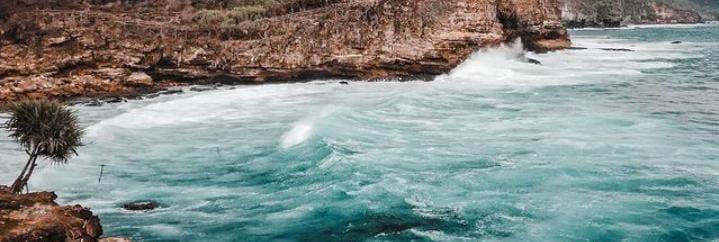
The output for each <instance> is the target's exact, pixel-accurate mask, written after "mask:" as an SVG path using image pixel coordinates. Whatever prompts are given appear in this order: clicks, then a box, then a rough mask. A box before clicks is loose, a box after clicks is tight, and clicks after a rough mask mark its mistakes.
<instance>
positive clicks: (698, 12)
mask: <svg viewBox="0 0 719 242" xmlns="http://www.w3.org/2000/svg"><path fill="white" fill-rule="evenodd" d="M686 2H689V3H686V4H678V3H673V4H672V3H670V2H664V1H656V0H627V1H616V0H603V1H594V0H560V5H561V7H560V8H561V10H562V22H563V23H564V25H565V26H567V28H617V27H623V26H626V25H628V24H695V23H703V22H705V21H707V20H712V19H715V18H716V17H717V16H714V14H711V13H710V10H712V9H711V8H710V7H707V6H703V7H702V6H701V5H700V4H697V3H691V0H686ZM702 10H703V11H702ZM708 11H709V13H707V12H708Z"/></svg>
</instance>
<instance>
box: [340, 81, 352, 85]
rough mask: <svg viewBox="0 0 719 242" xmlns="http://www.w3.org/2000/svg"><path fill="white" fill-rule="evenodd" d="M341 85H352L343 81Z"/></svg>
mask: <svg viewBox="0 0 719 242" xmlns="http://www.w3.org/2000/svg"><path fill="white" fill-rule="evenodd" d="M340 84H341V85H349V84H350V83H349V82H346V81H341V82H340Z"/></svg>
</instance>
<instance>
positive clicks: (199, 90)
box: [190, 86, 217, 92]
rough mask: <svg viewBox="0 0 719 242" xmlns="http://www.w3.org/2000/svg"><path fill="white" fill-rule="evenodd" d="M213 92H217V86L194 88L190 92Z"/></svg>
mask: <svg viewBox="0 0 719 242" xmlns="http://www.w3.org/2000/svg"><path fill="white" fill-rule="evenodd" d="M211 90H217V86H192V87H190V91H193V92H206V91H211Z"/></svg>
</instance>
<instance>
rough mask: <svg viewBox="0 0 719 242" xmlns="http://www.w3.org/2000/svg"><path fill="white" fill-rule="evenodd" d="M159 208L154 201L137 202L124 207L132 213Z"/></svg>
mask: <svg viewBox="0 0 719 242" xmlns="http://www.w3.org/2000/svg"><path fill="white" fill-rule="evenodd" d="M157 207H159V205H158V204H157V203H156V202H154V201H135V202H130V203H126V204H124V205H122V208H124V209H125V210H130V211H146V210H153V209H155V208H157Z"/></svg>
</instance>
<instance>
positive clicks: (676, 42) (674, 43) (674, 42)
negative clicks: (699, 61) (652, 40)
mask: <svg viewBox="0 0 719 242" xmlns="http://www.w3.org/2000/svg"><path fill="white" fill-rule="evenodd" d="M681 43H682V42H681V41H678V40H677V41H672V42H671V44H673V45H676V44H681Z"/></svg>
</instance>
